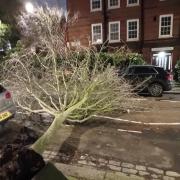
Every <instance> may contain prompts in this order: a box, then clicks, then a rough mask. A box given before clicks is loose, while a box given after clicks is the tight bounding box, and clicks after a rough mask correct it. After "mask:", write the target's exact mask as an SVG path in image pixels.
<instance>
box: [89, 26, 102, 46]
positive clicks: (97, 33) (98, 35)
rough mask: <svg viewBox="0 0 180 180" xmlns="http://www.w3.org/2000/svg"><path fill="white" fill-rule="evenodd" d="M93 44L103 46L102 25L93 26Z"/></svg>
mask: <svg viewBox="0 0 180 180" xmlns="http://www.w3.org/2000/svg"><path fill="white" fill-rule="evenodd" d="M91 31H92V44H102V41H103V40H102V24H101V23H99V24H92V25H91Z"/></svg>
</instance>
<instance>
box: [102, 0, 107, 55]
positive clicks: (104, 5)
mask: <svg viewBox="0 0 180 180" xmlns="http://www.w3.org/2000/svg"><path fill="white" fill-rule="evenodd" d="M102 19H103V20H102V23H103V25H102V27H103V45H104V46H106V45H107V33H108V31H107V28H108V21H107V19H108V18H107V0H102ZM103 51H104V52H106V51H107V48H104V49H103Z"/></svg>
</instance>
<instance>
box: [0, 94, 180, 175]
mask: <svg viewBox="0 0 180 180" xmlns="http://www.w3.org/2000/svg"><path fill="white" fill-rule="evenodd" d="M140 104H141V106H143V107H145V108H146V111H144V112H143V111H138V112H130V113H129V114H128V113H125V114H123V115H117V114H116V115H115V116H114V117H111V118H112V119H106V118H102V117H100V118H96V119H94V120H92V121H90V122H89V123H86V124H84V125H76V126H65V127H64V128H63V129H61V131H59V132H58V134H57V137H55V138H54V139H52V145H51V146H50V147H49V148H48V150H49V151H57V152H56V154H57V153H58V156H57V157H58V158H56V159H55V158H54V159H53V161H55V162H58V163H65V164H74V165H76V164H77V163H78V162H79V159H80V158H81V157H82V156H87V157H93V158H94V159H97V160H98V159H104V160H107V161H108V162H110V160H114V161H117V162H125V163H131V164H134V165H142V166H143V167H146V168H148V167H154V168H158V169H160V170H162V171H164V172H166V171H169V170H170V171H176V172H179V173H180V118H179V117H180V111H179V109H180V95H172V94H171V95H169V94H166V95H164V96H163V97H161V98H152V97H145V100H141V103H140ZM113 118H116V119H114V120H113ZM117 118H118V119H121V120H129V121H135V122H142V123H146V124H139V123H132V122H123V121H117ZM13 123H15V122H13ZM13 123H10V125H9V126H8V127H7V130H6V133H4V134H1V135H0V142H1V144H3V143H7V142H8V141H11V140H12V137H15V135H16V134H17V129H18V127H16V128H14V127H15V126H14V125H13ZM148 123H162V124H158V125H156V124H153V125H151V124H148ZM163 123H166V124H164V125H163ZM172 123H176V124H172ZM178 123H179V124H178ZM64 156H65V158H64ZM96 165H97V168H99V165H98V164H96ZM93 166H94V165H93ZM103 168H109V167H103ZM120 168H121V167H120Z"/></svg>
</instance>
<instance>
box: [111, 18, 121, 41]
mask: <svg viewBox="0 0 180 180" xmlns="http://www.w3.org/2000/svg"><path fill="white" fill-rule="evenodd" d="M111 24H118V27H119V37H118V39H117V40H111V39H110V37H111V32H110V30H111ZM120 40H121V39H120V21H111V22H109V42H110V43H117V42H120Z"/></svg>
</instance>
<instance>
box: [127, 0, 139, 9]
mask: <svg viewBox="0 0 180 180" xmlns="http://www.w3.org/2000/svg"><path fill="white" fill-rule="evenodd" d="M133 6H139V0H137V3H134V4H129V0H127V7H133Z"/></svg>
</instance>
